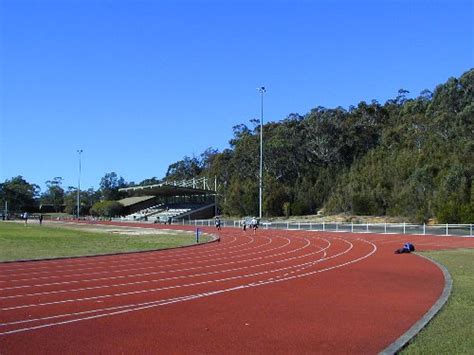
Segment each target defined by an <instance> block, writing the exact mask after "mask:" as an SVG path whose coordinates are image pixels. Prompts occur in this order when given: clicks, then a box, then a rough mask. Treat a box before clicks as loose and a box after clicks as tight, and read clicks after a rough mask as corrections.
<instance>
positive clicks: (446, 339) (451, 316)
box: [401, 249, 474, 354]
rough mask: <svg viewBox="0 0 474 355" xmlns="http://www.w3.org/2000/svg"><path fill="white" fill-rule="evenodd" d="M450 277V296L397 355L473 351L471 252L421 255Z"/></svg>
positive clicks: (473, 268)
mask: <svg viewBox="0 0 474 355" xmlns="http://www.w3.org/2000/svg"><path fill="white" fill-rule="evenodd" d="M423 255H425V256H427V257H429V258H431V259H434V260H436V261H438V262H439V263H441V264H443V265H444V266H445V267H446V268H447V269H448V270H449V273H450V274H451V276H452V278H453V289H452V293H451V297H450V298H449V299H448V302H447V303H446V305H445V306H444V307H443V308H442V309H441V311H440V312H439V313H438V315H437V316H436V317H434V318H433V320H432V321H431V322H430V323H429V324H428V326H427V327H426V328H425V329H423V330H422V331H421V332H420V333H419V334H418V335H417V336H416V337H415V338H414V339H413V340H412V341H411V342H410V343H409V345H408V346H407V347H406V348H405V349H403V351H402V352H401V354H472V353H473V349H474V337H473V334H474V321H473V320H474V249H458V250H450V251H432V252H424V253H423Z"/></svg>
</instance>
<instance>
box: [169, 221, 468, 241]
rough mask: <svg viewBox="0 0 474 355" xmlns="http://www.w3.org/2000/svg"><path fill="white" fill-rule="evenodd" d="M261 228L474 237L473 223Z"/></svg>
mask: <svg viewBox="0 0 474 355" xmlns="http://www.w3.org/2000/svg"><path fill="white" fill-rule="evenodd" d="M174 222H175V224H183V225H193V226H196V227H198V226H208V227H211V226H213V225H214V220H213V219H203V220H177V221H174ZM221 226H223V227H236V228H239V227H241V221H235V220H221ZM260 228H264V229H286V230H307V231H320V232H351V233H379V234H411V235H438V236H458V237H473V236H474V235H473V224H435V225H427V224H412V223H347V222H261V223H260Z"/></svg>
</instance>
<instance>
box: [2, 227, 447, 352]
mask: <svg viewBox="0 0 474 355" xmlns="http://www.w3.org/2000/svg"><path fill="white" fill-rule="evenodd" d="M207 231H212V229H207ZM220 236H221V242H219V243H211V244H208V245H205V246H200V247H199V248H182V249H173V250H166V251H158V252H147V253H139V254H125V255H114V256H103V257H95V258H78V259H65V260H51V261H39V262H26V263H10V264H2V265H0V353H2V354H3V353H6V354H10V353H24V352H27V351H28V352H31V351H32V350H34V351H35V352H40V353H41V352H44V353H59V352H61V353H62V352H68V353H91V352H94V353H97V352H104V353H117V352H143V353H145V352H157V351H160V352H174V353H176V352H177V353H183V352H207V353H218V352H219V353H222V352H226V353H229V352H236V353H241V352H259V353H261V352H266V353H270V352H272V353H274V352H313V353H314V352H335V351H337V352H352V353H354V352H364V353H367V352H369V353H370V352H378V351H380V350H381V349H383V348H384V347H385V346H387V345H388V344H390V343H391V342H392V341H393V340H394V339H396V338H397V337H398V336H399V335H400V334H402V333H403V332H404V331H405V330H406V329H408V328H409V327H410V326H411V325H412V324H413V323H415V322H416V321H417V320H418V319H419V318H420V317H421V316H422V315H423V314H424V313H425V312H426V311H427V310H428V309H429V308H430V307H431V305H432V304H433V303H434V302H435V301H436V299H437V297H438V296H439V294H440V293H441V292H442V288H443V277H442V274H441V272H440V271H439V269H437V268H436V267H435V266H434V265H433V264H431V263H430V262H428V261H426V260H424V259H421V258H417V257H416V256H415V255H403V256H398V255H397V256H395V255H394V254H393V250H394V249H395V248H396V247H397V246H398V244H400V243H401V241H402V240H403V239H402V238H401V237H394V236H390V237H385V236H383V237H382V236H380V235H351V234H330V233H324V234H323V233H315V232H295V231H277V230H273V231H268V230H260V231H258V232H257V233H256V234H252V232H250V231H248V232H247V233H245V232H242V231H240V230H237V229H224V230H222V231H221V232H220ZM424 238H425V239H420V240H419V242H420V243H418V244H415V245H417V246H420V245H423V242H424V243H426V244H429V243H432V242H433V241H432V240H431V239H428V238H426V237H424ZM438 242H439V243H440V244H443V243H444V240H443V239H442V238H441V239H438ZM397 243H398V244H397ZM451 245H453V243H452V241H451ZM407 276H409V277H407Z"/></svg>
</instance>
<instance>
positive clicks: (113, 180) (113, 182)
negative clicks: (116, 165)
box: [99, 172, 127, 200]
mask: <svg viewBox="0 0 474 355" xmlns="http://www.w3.org/2000/svg"><path fill="white" fill-rule="evenodd" d="M99 186H100V193H101V197H102V199H103V200H119V199H121V198H123V197H124V196H125V193H122V192H119V189H120V188H124V187H126V186H127V184H126V182H125V180H124V178H123V177H121V176H120V177H119V176H117V173H115V172H111V173H107V174H105V175H104V177H103V178H102V179H101V180H100V185H99Z"/></svg>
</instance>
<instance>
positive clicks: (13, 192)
mask: <svg viewBox="0 0 474 355" xmlns="http://www.w3.org/2000/svg"><path fill="white" fill-rule="evenodd" d="M39 191H40V188H39V186H38V185H36V184H30V183H28V182H27V181H26V180H25V179H24V178H23V177H22V176H16V177H14V178H11V179H10V180H8V179H7V180H5V182H3V183H0V201H2V206H0V208H1V210H3V207H4V203H5V202H7V205H8V210H9V211H10V212H14V213H19V212H24V211H27V212H30V211H33V210H35V209H36V208H37V206H38V201H37V198H38V194H39Z"/></svg>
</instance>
